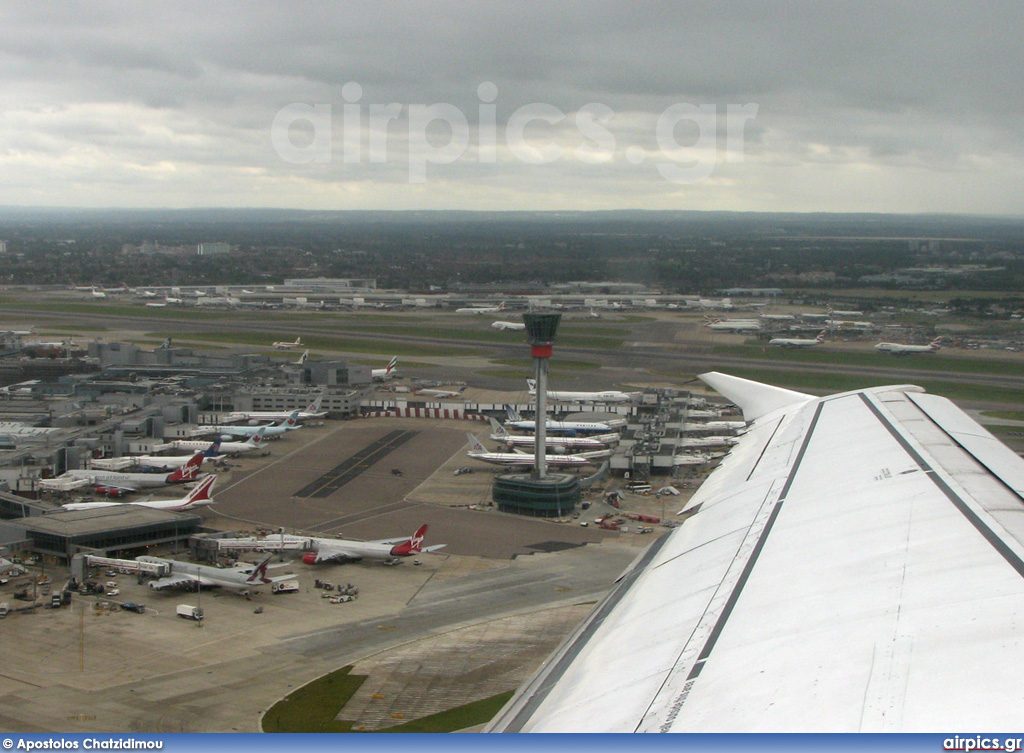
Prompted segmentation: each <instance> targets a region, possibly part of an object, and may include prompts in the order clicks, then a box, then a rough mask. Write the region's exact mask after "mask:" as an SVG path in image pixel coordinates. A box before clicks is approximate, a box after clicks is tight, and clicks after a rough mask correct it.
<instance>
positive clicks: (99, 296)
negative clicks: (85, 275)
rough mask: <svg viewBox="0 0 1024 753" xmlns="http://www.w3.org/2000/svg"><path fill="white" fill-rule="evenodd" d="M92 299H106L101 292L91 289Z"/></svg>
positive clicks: (105, 295)
mask: <svg viewBox="0 0 1024 753" xmlns="http://www.w3.org/2000/svg"><path fill="white" fill-rule="evenodd" d="M92 297H93V298H106V297H107V294H106V293H104V292H103V291H102V290H98V289H97V288H93V289H92Z"/></svg>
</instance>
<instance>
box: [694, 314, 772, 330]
mask: <svg viewBox="0 0 1024 753" xmlns="http://www.w3.org/2000/svg"><path fill="white" fill-rule="evenodd" d="M704 326H705V327H707V328H708V329H714V330H724V331H726V332H756V331H757V330H760V329H761V322H759V321H757V320H756V319H708V318H707V317H705V320H704Z"/></svg>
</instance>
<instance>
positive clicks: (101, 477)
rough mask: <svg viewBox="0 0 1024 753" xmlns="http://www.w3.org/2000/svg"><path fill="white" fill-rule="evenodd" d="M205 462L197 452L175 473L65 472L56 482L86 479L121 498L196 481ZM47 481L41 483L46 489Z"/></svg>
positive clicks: (90, 470)
mask: <svg viewBox="0 0 1024 753" xmlns="http://www.w3.org/2000/svg"><path fill="white" fill-rule="evenodd" d="M202 462H203V453H201V452H197V453H196V454H195V455H193V456H192V457H191V458H190V459H189V461H188V462H187V463H185V464H184V465H182V466H181V467H180V468H178V469H177V470H176V471H174V472H173V473H169V474H166V475H165V474H163V473H121V472H119V471H102V470H97V469H95V468H92V469H87V470H71V471H65V472H64V473H63V474H61V475H60V476H58V477H57V478H56V479H54V481H63V480H67V479H71V480H78V479H85V480H87V481H88V482H89V483H90V484H93V485H94V486H95V487H96V491H98V492H100V493H101V494H110V495H113V496H119V495H121V494H125V493H128V492H134V491H138V490H139V489H154V488H156V487H159V486H168V485H170V484H184V483H186V482H188V481H194V480H195V479H196V476H198V475H199V466H200V465H201V464H202ZM45 485H46V481H42V482H40V486H43V487H44V488H45Z"/></svg>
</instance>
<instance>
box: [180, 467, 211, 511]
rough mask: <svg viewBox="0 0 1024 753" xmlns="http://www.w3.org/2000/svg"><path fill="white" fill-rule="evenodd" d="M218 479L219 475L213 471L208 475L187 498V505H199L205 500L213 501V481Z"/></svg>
mask: <svg viewBox="0 0 1024 753" xmlns="http://www.w3.org/2000/svg"><path fill="white" fill-rule="evenodd" d="M216 480H217V477H216V476H214V475H213V474H212V473H211V474H210V475H209V476H206V477H205V478H204V479H203V480H202V481H201V482H200V483H199V486H197V487H196V488H195V489H193V490H192V491H191V492H190V493H189V495H188V497H186V500H185V507H190V506H191V505H198V504H201V503H203V502H212V501H213V497H211V496H210V491H211V490H212V489H213V483H214V482H215V481H216Z"/></svg>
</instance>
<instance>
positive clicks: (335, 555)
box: [316, 539, 405, 562]
mask: <svg viewBox="0 0 1024 753" xmlns="http://www.w3.org/2000/svg"><path fill="white" fill-rule="evenodd" d="M402 541H405V539H402ZM362 558H363V553H362V552H360V551H359V549H357V548H356V547H352V548H348V547H345V546H342V545H340V544H330V545H327V546H324V545H322V544H321V545H320V546H319V547H317V550H316V562H332V561H335V560H358V559H362Z"/></svg>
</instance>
